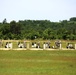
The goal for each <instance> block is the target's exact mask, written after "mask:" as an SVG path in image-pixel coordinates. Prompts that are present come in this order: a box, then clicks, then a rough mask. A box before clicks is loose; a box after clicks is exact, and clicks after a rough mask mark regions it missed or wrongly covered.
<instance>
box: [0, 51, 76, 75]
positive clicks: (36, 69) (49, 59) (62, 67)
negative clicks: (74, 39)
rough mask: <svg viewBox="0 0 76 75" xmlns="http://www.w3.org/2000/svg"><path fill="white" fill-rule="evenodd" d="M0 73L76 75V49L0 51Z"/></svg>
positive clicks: (4, 74) (13, 74) (6, 74)
mask: <svg viewBox="0 0 76 75" xmlns="http://www.w3.org/2000/svg"><path fill="white" fill-rule="evenodd" d="M0 75H76V51H75V50H73V51H30V50H26V51H13V50H11V51H0Z"/></svg>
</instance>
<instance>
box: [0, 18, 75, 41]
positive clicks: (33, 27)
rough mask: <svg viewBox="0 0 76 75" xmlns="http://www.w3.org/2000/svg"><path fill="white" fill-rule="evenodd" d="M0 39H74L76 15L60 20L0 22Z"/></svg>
mask: <svg viewBox="0 0 76 75" xmlns="http://www.w3.org/2000/svg"><path fill="white" fill-rule="evenodd" d="M0 39H5V40H7V39H31V40H34V39H44V40H45V39H63V40H76V17H72V18H70V19H69V21H68V20H63V21H60V22H51V21H50V20H19V21H18V22H16V21H14V20H13V21H11V22H10V23H7V20H6V19H4V20H3V22H1V23H0Z"/></svg>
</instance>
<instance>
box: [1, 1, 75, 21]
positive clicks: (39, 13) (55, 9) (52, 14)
mask: <svg viewBox="0 0 76 75" xmlns="http://www.w3.org/2000/svg"><path fill="white" fill-rule="evenodd" d="M71 17H76V0H0V22H2V21H3V19H4V18H6V19H7V21H8V22H10V21H11V20H15V21H18V20H25V19H30V20H50V21H53V22H57V21H59V20H65V19H67V20H68V19H69V18H71Z"/></svg>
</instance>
